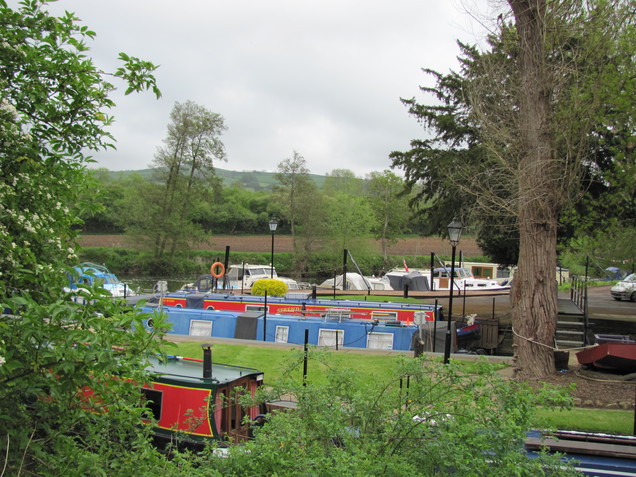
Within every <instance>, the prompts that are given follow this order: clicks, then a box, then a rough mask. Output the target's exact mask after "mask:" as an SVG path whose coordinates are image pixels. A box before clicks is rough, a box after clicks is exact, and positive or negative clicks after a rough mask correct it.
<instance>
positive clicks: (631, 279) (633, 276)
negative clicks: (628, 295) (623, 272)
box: [623, 273, 636, 282]
mask: <svg viewBox="0 0 636 477" xmlns="http://www.w3.org/2000/svg"><path fill="white" fill-rule="evenodd" d="M623 281H624V282H636V273H632V274H631V275H627V277H625V280H623Z"/></svg>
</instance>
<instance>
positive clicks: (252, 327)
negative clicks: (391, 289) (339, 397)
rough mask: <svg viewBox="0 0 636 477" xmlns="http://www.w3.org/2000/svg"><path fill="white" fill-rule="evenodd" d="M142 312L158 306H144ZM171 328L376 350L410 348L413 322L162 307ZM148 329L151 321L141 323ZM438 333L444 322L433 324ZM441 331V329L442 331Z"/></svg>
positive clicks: (177, 331)
mask: <svg viewBox="0 0 636 477" xmlns="http://www.w3.org/2000/svg"><path fill="white" fill-rule="evenodd" d="M142 310H143V311H144V312H146V313H153V312H158V311H159V307H153V306H146V307H144V308H142ZM161 311H163V312H164V313H166V315H167V320H168V322H169V323H171V325H172V329H171V330H169V333H173V334H178V335H187V336H197V337H217V338H232V339H247V340H256V341H266V342H273V343H287V344H298V345H303V344H304V343H305V338H306V339H307V343H308V344H312V345H316V346H321V347H323V346H324V347H330V348H336V349H337V348H339V347H342V348H363V349H375V350H402V351H409V350H411V349H412V339H413V334H414V333H415V332H416V331H417V330H418V327H417V326H416V325H415V324H413V323H403V322H400V321H380V320H370V319H367V320H362V319H350V318H347V317H343V316H339V315H338V314H335V313H334V314H326V315H324V316H321V317H316V316H305V317H303V316H291V315H282V314H269V313H268V314H265V313H264V312H259V311H252V312H233V311H219V310H206V309H192V308H179V307H167V306H163V307H161ZM145 324H146V326H147V327H148V328H152V327H153V323H152V318H150V319H148V320H146V323H145ZM436 324H437V328H438V330H441V329H442V328H444V327H445V326H446V325H447V323H446V322H437V323H436ZM444 329H445V328H444Z"/></svg>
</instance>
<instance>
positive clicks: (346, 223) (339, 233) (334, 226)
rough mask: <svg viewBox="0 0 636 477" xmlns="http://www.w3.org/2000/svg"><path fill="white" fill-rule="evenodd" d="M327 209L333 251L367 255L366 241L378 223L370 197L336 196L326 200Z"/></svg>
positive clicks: (327, 224)
mask: <svg viewBox="0 0 636 477" xmlns="http://www.w3.org/2000/svg"><path fill="white" fill-rule="evenodd" d="M326 207H327V213H328V217H327V223H326V224H325V226H326V227H327V228H328V230H329V234H330V237H331V240H330V242H331V243H332V250H334V251H336V250H338V251H340V252H339V253H341V251H342V250H343V249H347V250H349V251H351V253H352V254H353V255H354V256H355V255H362V254H364V253H367V252H368V250H367V247H368V245H367V240H366V239H367V238H368V237H369V236H370V235H371V230H372V229H373V227H374V226H376V223H377V221H376V220H377V219H376V216H375V215H374V211H373V207H372V206H371V203H370V202H369V199H368V197H365V196H357V195H346V194H335V195H333V196H330V197H327V198H326ZM338 263H339V262H338Z"/></svg>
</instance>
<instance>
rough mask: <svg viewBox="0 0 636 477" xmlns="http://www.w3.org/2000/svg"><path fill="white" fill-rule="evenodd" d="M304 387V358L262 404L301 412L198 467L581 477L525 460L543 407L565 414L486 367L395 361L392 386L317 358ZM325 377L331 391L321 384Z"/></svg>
mask: <svg viewBox="0 0 636 477" xmlns="http://www.w3.org/2000/svg"><path fill="white" fill-rule="evenodd" d="M309 363H310V366H309V373H308V379H307V381H306V386H303V384H302V382H301V381H302V378H301V376H302V374H301V373H302V368H303V358H302V356H301V355H300V353H299V354H298V356H297V357H296V360H295V361H293V362H290V364H289V368H288V369H287V371H286V372H285V379H284V380H283V381H282V382H280V383H276V384H275V385H274V387H273V389H272V390H271V391H269V392H265V393H264V394H263V396H262V399H276V398H284V399H288V398H289V396H293V397H294V398H295V399H296V400H297V403H298V407H297V409H295V410H294V411H291V412H279V413H272V414H270V415H269V416H268V420H267V422H266V423H265V424H264V425H263V426H262V427H260V428H256V429H255V430H254V435H255V438H254V440H252V441H250V442H248V443H247V444H246V445H245V446H237V447H234V448H231V449H230V450H229V453H228V454H227V457H224V458H217V457H214V455H213V454H211V453H210V454H206V455H204V456H202V457H201V461H200V468H205V469H206V470H207V471H216V472H222V473H223V475H229V476H235V475H247V476H256V475H274V474H275V475H332V474H333V473H334V469H337V473H338V474H339V475H343V476H358V475H392V476H412V475H489V476H490V475H492V476H509V475H546V474H549V475H553V476H574V475H578V474H577V472H576V470H575V469H574V467H573V466H571V465H567V464H564V463H563V462H561V461H560V459H559V458H558V456H547V455H542V456H540V457H539V458H538V459H535V458H532V457H530V456H528V455H527V454H526V453H525V452H524V446H523V442H524V439H525V433H526V431H527V430H528V429H530V426H531V423H532V421H533V413H534V410H535V409H536V406H538V405H541V406H543V405H546V406H551V405H552V406H556V405H564V404H566V403H567V399H566V398H564V397H563V395H562V394H559V393H556V392H554V391H553V390H550V389H541V390H539V391H532V390H531V389H530V388H529V386H528V385H526V384H521V383H517V382H515V381H512V380H506V381H505V380H503V379H502V378H501V377H500V376H498V375H497V373H496V371H495V369H494V368H493V367H492V366H491V365H488V364H487V363H478V364H477V365H476V366H475V368H474V370H470V371H466V369H463V368H461V367H459V366H458V365H457V364H456V363H451V365H449V366H441V365H440V362H439V360H435V361H432V360H426V359H421V360H420V359H415V360H414V359H408V358H403V359H400V360H396V369H395V373H394V376H395V377H394V378H392V379H391V380H381V379H375V380H374V379H365V380H362V379H360V378H359V377H358V375H357V373H356V371H355V370H354V369H349V368H348V367H346V366H344V367H343V366H342V365H338V366H334V364H333V362H332V361H331V360H330V359H329V356H328V355H326V354H324V353H321V352H318V351H315V350H312V351H311V352H310V353H309ZM317 372H319V373H320V374H321V376H324V377H325V378H326V381H327V382H326V384H316V383H315V381H314V380H312V374H313V373H317Z"/></svg>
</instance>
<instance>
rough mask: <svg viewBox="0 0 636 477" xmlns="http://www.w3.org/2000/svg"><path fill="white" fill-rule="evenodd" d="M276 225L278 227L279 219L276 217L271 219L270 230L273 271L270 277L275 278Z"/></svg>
mask: <svg viewBox="0 0 636 477" xmlns="http://www.w3.org/2000/svg"><path fill="white" fill-rule="evenodd" d="M276 227H278V221H277V220H276V219H272V220H270V221H269V231H270V232H271V233H272V271H271V275H270V278H274V233H275V232H276Z"/></svg>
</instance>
